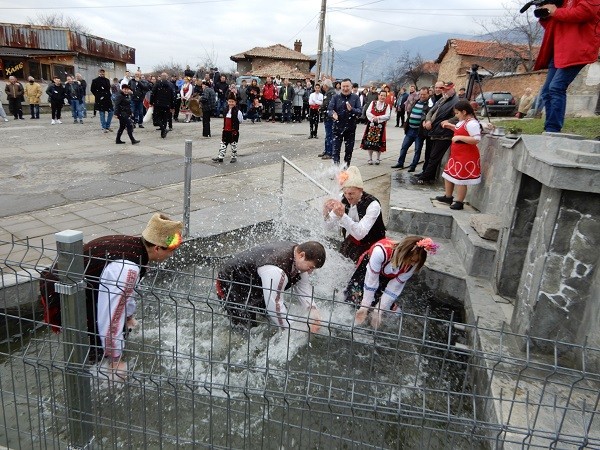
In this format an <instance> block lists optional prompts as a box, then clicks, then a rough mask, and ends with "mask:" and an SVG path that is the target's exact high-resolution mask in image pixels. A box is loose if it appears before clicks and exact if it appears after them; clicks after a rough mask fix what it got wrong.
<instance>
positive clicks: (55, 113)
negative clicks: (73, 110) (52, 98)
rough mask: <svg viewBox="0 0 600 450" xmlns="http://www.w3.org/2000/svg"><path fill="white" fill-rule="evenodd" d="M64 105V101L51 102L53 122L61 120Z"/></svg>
mask: <svg viewBox="0 0 600 450" xmlns="http://www.w3.org/2000/svg"><path fill="white" fill-rule="evenodd" d="M63 105H64V103H63V102H62V100H61V101H59V102H50V108H51V109H52V120H54V119H58V120H60V112H61V111H62V107H63Z"/></svg>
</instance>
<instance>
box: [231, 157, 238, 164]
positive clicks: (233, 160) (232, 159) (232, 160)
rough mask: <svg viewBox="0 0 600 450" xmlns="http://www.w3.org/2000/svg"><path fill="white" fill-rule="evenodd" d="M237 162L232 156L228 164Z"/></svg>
mask: <svg viewBox="0 0 600 450" xmlns="http://www.w3.org/2000/svg"><path fill="white" fill-rule="evenodd" d="M236 161H237V156H232V157H231V161H229V162H230V163H234V162H236Z"/></svg>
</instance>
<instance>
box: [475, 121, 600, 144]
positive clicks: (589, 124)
mask: <svg viewBox="0 0 600 450" xmlns="http://www.w3.org/2000/svg"><path fill="white" fill-rule="evenodd" d="M482 120H483V119H482ZM493 123H494V125H496V126H497V127H510V126H511V125H512V126H515V125H517V126H518V127H519V128H521V129H522V130H523V134H542V133H543V132H544V120H543V119H521V120H517V119H508V120H498V121H496V120H493ZM562 132H563V133H570V134H579V135H581V136H583V137H585V138H586V139H596V137H598V136H600V117H598V116H596V117H578V118H570V119H569V118H568V119H565V125H564V126H563V129H562Z"/></svg>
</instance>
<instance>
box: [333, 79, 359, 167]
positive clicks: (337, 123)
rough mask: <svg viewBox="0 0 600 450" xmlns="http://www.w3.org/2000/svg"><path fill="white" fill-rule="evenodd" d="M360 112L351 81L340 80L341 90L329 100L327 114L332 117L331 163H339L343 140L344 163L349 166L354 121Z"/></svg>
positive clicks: (354, 129)
mask: <svg viewBox="0 0 600 450" xmlns="http://www.w3.org/2000/svg"><path fill="white" fill-rule="evenodd" d="M361 114H362V109H361V106H360V99H359V98H358V95H356V94H353V93H352V81H350V79H349V78H346V79H344V81H342V92H340V93H339V94H337V95H334V96H333V98H332V99H331V101H330V102H329V109H328V116H329V117H331V118H332V119H333V155H332V156H333V163H334V164H336V165H339V164H340V153H341V150H342V141H345V143H346V146H345V149H344V164H345V166H346V167H350V162H351V160H352V151H353V150H354V136H355V135H356V122H357V120H358V119H359V118H360V116H361Z"/></svg>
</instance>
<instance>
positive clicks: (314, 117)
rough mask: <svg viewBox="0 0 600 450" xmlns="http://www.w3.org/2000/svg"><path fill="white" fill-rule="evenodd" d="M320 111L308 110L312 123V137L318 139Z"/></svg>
mask: <svg viewBox="0 0 600 450" xmlns="http://www.w3.org/2000/svg"><path fill="white" fill-rule="evenodd" d="M319 116H320V114H319V110H318V109H309V110H308V120H309V123H310V135H311V136H313V137H317V130H318V129H319Z"/></svg>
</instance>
